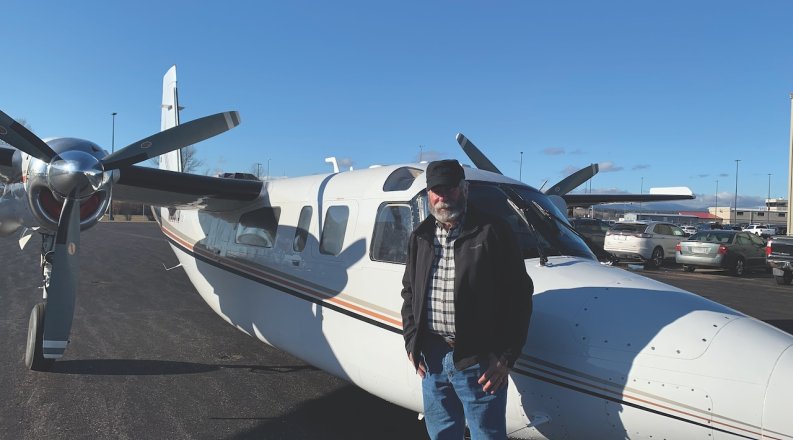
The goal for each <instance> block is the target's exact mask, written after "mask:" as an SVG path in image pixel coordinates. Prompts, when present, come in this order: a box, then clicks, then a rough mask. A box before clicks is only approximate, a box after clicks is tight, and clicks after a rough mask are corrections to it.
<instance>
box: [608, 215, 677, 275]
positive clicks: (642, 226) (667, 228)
mask: <svg viewBox="0 0 793 440" xmlns="http://www.w3.org/2000/svg"><path fill="white" fill-rule="evenodd" d="M685 239H686V234H685V232H683V230H682V229H680V228H679V227H678V226H676V225H673V224H672V223H666V222H621V223H617V224H615V225H614V226H612V228H611V229H610V230H609V231H608V232H607V233H606V239H605V242H604V245H603V248H604V249H606V250H607V251H609V252H611V253H612V254H614V255H616V256H617V257H618V258H620V259H627V260H639V261H642V262H644V265H645V267H648V268H651V267H660V266H661V265H662V264H663V262H664V259H665V258H674V257H675V246H677V244H678V243H679V242H681V241H682V240H685Z"/></svg>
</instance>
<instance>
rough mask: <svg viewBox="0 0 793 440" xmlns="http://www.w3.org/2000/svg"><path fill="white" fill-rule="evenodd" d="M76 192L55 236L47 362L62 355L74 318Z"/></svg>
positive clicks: (45, 347) (77, 238) (45, 349)
mask: <svg viewBox="0 0 793 440" xmlns="http://www.w3.org/2000/svg"><path fill="white" fill-rule="evenodd" d="M76 196H77V192H76V191H74V192H72V193H71V194H70V197H69V198H67V199H66V202H65V203H64V204H63V210H62V211H61V218H60V220H59V221H58V232H57V233H56V234H55V249H54V251H53V254H52V259H51V260H50V261H51V263H52V274H51V275H50V282H49V286H48V287H47V305H46V312H45V315H44V338H43V339H44V341H43V354H44V358H45V359H57V358H60V357H61V356H63V352H64V350H66V345H67V344H68V342H69V332H70V331H71V329H72V318H74V297H75V293H76V291H77V275H78V270H79V265H80V259H79V256H78V251H79V247H80V202H79V201H78V200H76V199H75V198H74V197H76Z"/></svg>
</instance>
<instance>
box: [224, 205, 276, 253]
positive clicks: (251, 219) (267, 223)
mask: <svg viewBox="0 0 793 440" xmlns="http://www.w3.org/2000/svg"><path fill="white" fill-rule="evenodd" d="M280 216H281V208H278V207H266V208H260V209H257V210H255V211H251V212H247V213H245V214H243V215H242V216H241V217H240V223H239V225H237V237H236V239H235V241H236V242H237V243H239V244H247V245H251V246H261V247H266V248H271V247H273V244H274V243H275V231H276V229H278V218H279V217H280Z"/></svg>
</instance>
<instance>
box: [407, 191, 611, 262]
mask: <svg viewBox="0 0 793 440" xmlns="http://www.w3.org/2000/svg"><path fill="white" fill-rule="evenodd" d="M469 183H470V186H469V192H468V203H469V204H471V205H473V206H476V207H477V208H479V209H480V210H483V211H485V212H488V213H490V214H491V215H496V216H498V217H501V218H503V219H504V220H506V221H507V223H509V224H510V226H512V230H513V231H515V235H516V238H517V239H518V242H519V243H520V247H521V251H522V252H523V257H524V258H542V257H548V256H556V255H570V256H577V257H582V258H587V259H592V260H596V258H595V256H594V255H593V254H592V251H591V250H590V249H589V247H588V246H587V245H586V243H584V241H583V240H582V239H581V237H580V236H579V235H578V234H576V233H575V232H574V230H573V228H572V226H570V224H569V223H568V222H567V216H566V215H565V214H563V213H562V212H561V211H559V208H557V207H556V205H554V204H553V203H552V202H551V200H550V199H549V198H548V197H547V196H546V195H545V194H543V193H541V192H539V191H537V190H536V189H533V188H530V187H527V186H521V185H507V184H498V183H492V182H478V181H470V182H469ZM423 194H424V193H423ZM423 202H424V203H422V204H423V205H424V206H423V208H424V210H423V211H424V213H425V215H423V216H422V218H423V217H425V216H426V213H427V212H428V211H427V209H426V208H427V206H426V196H425V197H424V200H423Z"/></svg>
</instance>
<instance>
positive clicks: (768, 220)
mask: <svg viewBox="0 0 793 440" xmlns="http://www.w3.org/2000/svg"><path fill="white" fill-rule="evenodd" d="M765 221H766V223H768V226H769V227H770V226H771V173H768V198H767V199H766V201H765Z"/></svg>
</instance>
